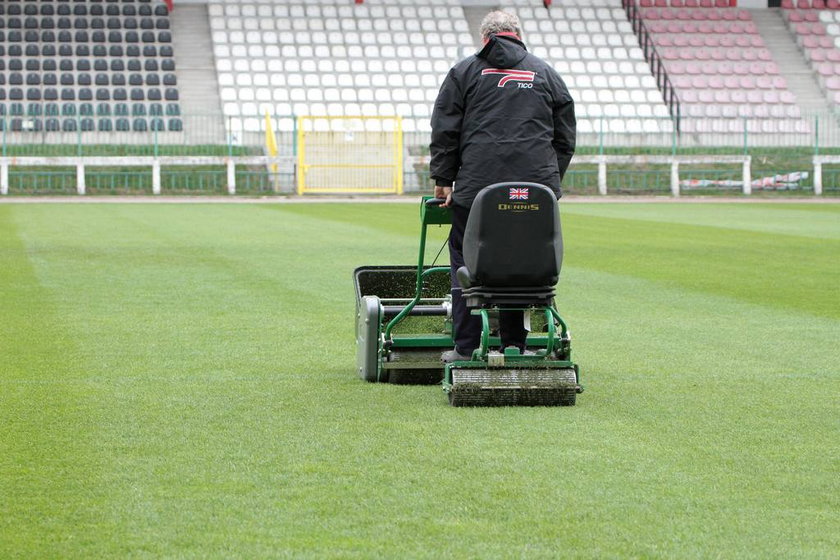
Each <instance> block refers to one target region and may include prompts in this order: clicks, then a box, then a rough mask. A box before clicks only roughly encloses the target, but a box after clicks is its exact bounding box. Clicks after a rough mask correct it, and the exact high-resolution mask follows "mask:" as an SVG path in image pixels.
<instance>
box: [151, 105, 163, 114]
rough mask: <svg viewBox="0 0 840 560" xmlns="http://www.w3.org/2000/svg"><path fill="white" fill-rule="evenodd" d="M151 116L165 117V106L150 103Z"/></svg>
mask: <svg viewBox="0 0 840 560" xmlns="http://www.w3.org/2000/svg"><path fill="white" fill-rule="evenodd" d="M149 114H150V115H152V116H162V115H163V105H161V104H160V103H150V104H149Z"/></svg>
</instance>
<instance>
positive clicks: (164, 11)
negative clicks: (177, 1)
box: [155, 4, 169, 16]
mask: <svg viewBox="0 0 840 560" xmlns="http://www.w3.org/2000/svg"><path fill="white" fill-rule="evenodd" d="M155 15H156V16H168V15H169V8H167V7H166V4H158V5H157V6H155Z"/></svg>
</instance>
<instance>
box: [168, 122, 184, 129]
mask: <svg viewBox="0 0 840 560" xmlns="http://www.w3.org/2000/svg"><path fill="white" fill-rule="evenodd" d="M169 130H170V131H172V132H180V131H182V130H184V125H183V123H182V122H181V119H169Z"/></svg>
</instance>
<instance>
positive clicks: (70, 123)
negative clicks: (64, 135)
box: [61, 119, 77, 132]
mask: <svg viewBox="0 0 840 560" xmlns="http://www.w3.org/2000/svg"><path fill="white" fill-rule="evenodd" d="M61 130H63V131H64V132H76V130H77V124H76V119H64V122H63V123H61Z"/></svg>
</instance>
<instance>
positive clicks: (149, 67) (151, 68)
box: [143, 58, 159, 72]
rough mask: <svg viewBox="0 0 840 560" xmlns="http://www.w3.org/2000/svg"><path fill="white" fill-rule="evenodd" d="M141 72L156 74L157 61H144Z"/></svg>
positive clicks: (151, 59)
mask: <svg viewBox="0 0 840 560" xmlns="http://www.w3.org/2000/svg"><path fill="white" fill-rule="evenodd" d="M143 70H145V71H146V72H157V71H158V70H159V68H158V62H157V60H155V59H153V58H150V59H148V60H146V62H144V63H143Z"/></svg>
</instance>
